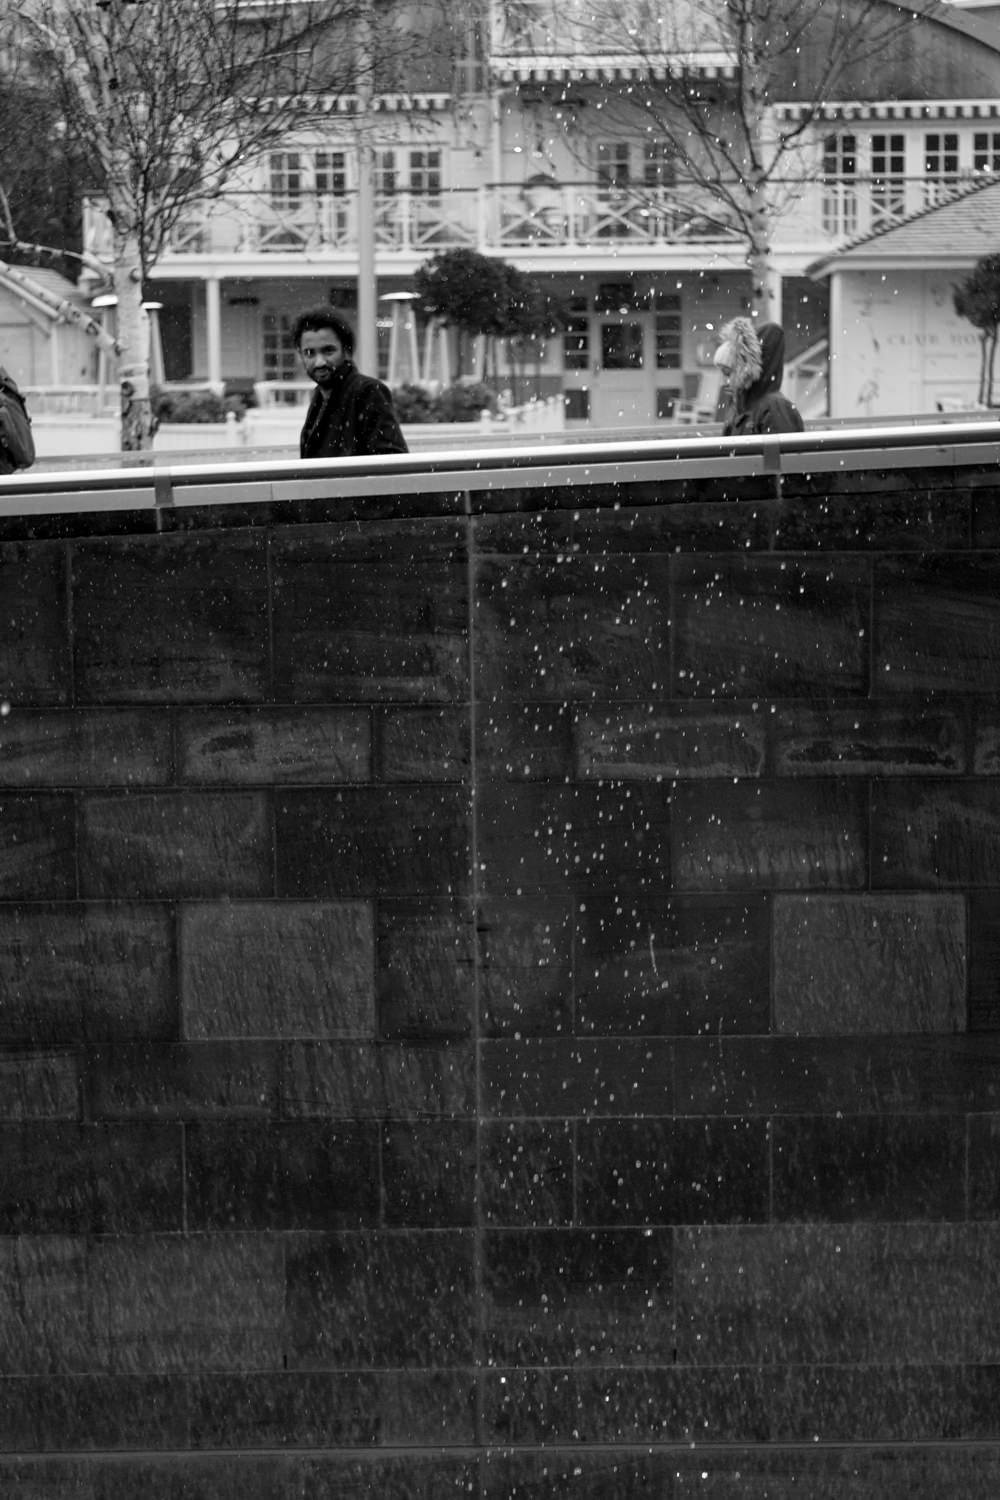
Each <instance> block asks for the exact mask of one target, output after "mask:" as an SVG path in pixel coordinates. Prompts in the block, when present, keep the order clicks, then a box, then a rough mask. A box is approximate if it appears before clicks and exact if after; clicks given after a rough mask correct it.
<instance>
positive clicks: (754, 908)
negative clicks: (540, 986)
mask: <svg viewBox="0 0 1000 1500" xmlns="http://www.w3.org/2000/svg"><path fill="white" fill-rule="evenodd" d="M769 947H770V931H769V923H768V911H767V907H766V904H765V902H764V900H763V899H762V898H755V897H750V898H743V897H728V896H705V897H701V898H693V897H692V898H686V897H678V898H676V899H673V900H665V899H663V898H662V897H659V898H655V899H650V898H639V899H635V898H632V899H629V900H627V901H622V900H613V899H608V898H603V899H602V898H601V897H591V898H590V899H589V900H588V901H587V902H586V905H585V908H584V909H583V910H581V911H580V912H579V914H578V917H577V930H576V1026H577V1030H578V1031H581V1032H590V1033H605V1034H608V1035H616V1034H617V1035H621V1034H622V1033H630V1034H641V1035H644V1036H657V1035H659V1036H669V1035H686V1034H700V1033H702V1032H705V1033H708V1034H711V1035H712V1036H716V1037H717V1036H719V1035H720V1034H723V1033H730V1032H753V1031H763V1030H766V1029H767V1028H768V1026H769V1020H770V997H769V978H768V974H769Z"/></svg>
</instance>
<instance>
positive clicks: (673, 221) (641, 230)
mask: <svg viewBox="0 0 1000 1500" xmlns="http://www.w3.org/2000/svg"><path fill="white" fill-rule="evenodd" d="M982 182H983V178H982V177H981V176H979V177H976V178H973V177H971V176H970V177H964V178H957V177H956V178H953V179H948V180H941V179H929V178H892V179H864V178H859V177H851V178H828V179H826V180H821V179H817V180H816V181H814V182H811V183H808V184H806V185H805V186H804V187H803V188H802V189H801V190H800V191H799V194H798V197H797V201H796V202H795V203H794V206H793V207H792V208H791V210H790V211H789V212H788V213H787V214H785V215H784V216H783V217H782V218H781V219H780V220H779V222H778V226H777V233H776V247H777V248H779V249H780V248H781V246H782V244H790V243H791V244H796V245H799V246H802V245H805V246H815V248H816V251H817V253H820V252H822V251H824V250H827V249H835V248H836V247H837V246H838V245H842V244H844V243H846V242H847V241H849V240H853V239H855V238H858V237H862V236H864V235H866V234H870V233H873V232H875V231H877V230H883V229H888V228H892V227H893V226H894V225H896V224H899V223H902V222H903V221H904V220H905V219H906V218H908V217H910V216H911V215H912V214H914V213H918V212H921V211H922V210H924V209H926V208H928V207H931V206H933V205H935V204H940V203H943V202H945V201H947V200H948V199H949V198H952V197H954V196H956V195H958V194H960V193H962V192H964V191H967V190H968V189H969V188H970V187H973V186H977V185H980V184H981V183H982ZM695 204H696V199H695V195H694V192H693V190H692V189H691V188H690V187H688V186H686V185H678V186H677V187H674V188H658V189H657V188H654V189H646V188H640V187H636V188H631V187H629V186H628V185H627V184H625V185H619V184H616V185H614V186H611V185H608V184H601V183H595V182H593V181H591V182H569V183H560V182H557V181H556V180H555V179H553V178H549V177H545V176H538V177H535V178H531V179H529V180H528V181H526V182H523V183H507V184H499V185H493V186H485V187H479V188H452V189H447V190H443V191H440V192H435V193H411V192H397V193H382V194H377V195H376V198H375V226H374V227H375V245H376V250H377V252H378V254H379V255H380V257H384V258H385V259H386V260H387V261H388V262H390V263H391V261H392V259H393V258H394V257H396V256H399V257H400V258H402V257H404V256H407V255H408V256H410V257H417V258H419V259H426V258H427V257H429V256H430V255H432V254H433V253H434V252H435V251H438V250H449V249H453V248H455V247H471V248H474V249H478V250H480V251H483V252H491V251H492V252H501V253H503V252H513V251H520V252H522V253H527V252H532V253H534V254H537V255H539V256H540V257H542V258H543V259H545V258H551V259H553V260H554V261H555V260H557V259H558V255H559V252H564V251H567V250H571V251H573V252H574V253H576V252H580V251H594V252H596V251H600V250H611V249H613V250H616V251H618V250H621V249H624V248H629V249H642V248H650V249H652V248H664V247H674V248H678V249H683V248H684V247H685V246H689V247H690V246H697V247H701V246H705V245H712V244H716V245H720V244H722V245H729V246H732V244H733V242H734V240H736V241H738V240H739V238H740V234H739V231H738V229H737V228H736V227H735V226H727V225H726V224H724V223H720V221H719V216H718V214H717V213H714V214H713V212H712V206H711V205H707V209H708V211H706V212H705V213H699V211H698V209H697V207H696V206H695ZM85 232H86V237H87V248H88V250H90V251H91V253H93V254H96V255H99V256H103V257H104V258H107V256H108V251H109V249H110V245H109V233H108V231H107V226H106V220H104V216H103V214H102V213H101V212H100V210H99V206H98V205H96V204H95V203H93V202H91V203H90V204H88V206H87V213H86V215H85ZM357 244H358V198H357V195H356V194H355V193H350V192H348V193H337V194H333V193H315V192H303V193H301V194H299V195H297V196H295V197H294V198H293V197H289V196H285V197H284V198H281V199H277V198H270V199H269V198H267V197H264V196H262V195H261V194H259V193H249V192H246V193H233V194H231V195H229V196H228V197H227V198H226V199H224V200H222V201H219V202H212V203H206V204H204V205H201V206H193V207H192V208H191V209H189V210H188V212H187V213H186V214H185V215H184V217H183V219H182V220H181V221H180V223H178V224H177V226H176V227H175V229H174V232H173V234H172V235H171V237H170V241H169V244H168V246H167V249H166V251H165V252H164V255H163V256H162V257H161V264H163V263H164V262H171V263H176V261H177V260H178V259H183V260H188V259H189V258H197V257H202V256H209V255H212V256H216V257H219V256H224V257H231V258H232V259H233V260H234V261H239V259H241V258H242V257H250V256H254V257H258V256H262V257H278V256H293V257H299V256H301V257H302V258H303V259H304V260H306V261H308V260H309V259H310V258H311V257H318V256H334V257H335V256H336V255H337V254H342V255H344V256H345V257H350V256H352V255H353V254H354V253H355V252H356V249H357Z"/></svg>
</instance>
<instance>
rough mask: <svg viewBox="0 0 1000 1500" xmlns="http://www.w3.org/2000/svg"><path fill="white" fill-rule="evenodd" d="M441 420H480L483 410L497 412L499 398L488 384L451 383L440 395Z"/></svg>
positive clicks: (439, 418)
mask: <svg viewBox="0 0 1000 1500" xmlns="http://www.w3.org/2000/svg"><path fill="white" fill-rule="evenodd" d="M438 406H439V409H440V413H441V414H440V416H439V417H438V421H439V422H478V420H479V414H480V412H482V411H490V412H495V411H496V409H497V398H496V396H495V395H494V393H493V392H492V391H491V390H490V388H489V386H488V385H482V384H480V383H478V382H477V383H472V384H469V385H449V386H447V387H446V389H445V390H443V391H442V392H441V394H440V396H439V397H438Z"/></svg>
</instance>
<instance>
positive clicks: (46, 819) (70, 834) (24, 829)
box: [0, 792, 76, 901]
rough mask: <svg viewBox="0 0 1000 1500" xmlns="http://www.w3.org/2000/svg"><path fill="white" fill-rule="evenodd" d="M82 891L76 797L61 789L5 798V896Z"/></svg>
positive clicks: (0, 894)
mask: <svg viewBox="0 0 1000 1500" xmlns="http://www.w3.org/2000/svg"><path fill="white" fill-rule="evenodd" d="M75 895H76V829H75V827H74V809H73V799H72V797H71V796H68V795H66V794H64V793H59V792H38V793H30V792H5V793H4V794H3V795H2V796H0V900H4V901H18V900H21V901H59V900H64V899H67V898H69V897H72V896H75Z"/></svg>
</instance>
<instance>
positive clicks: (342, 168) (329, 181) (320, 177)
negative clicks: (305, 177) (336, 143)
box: [314, 151, 347, 197]
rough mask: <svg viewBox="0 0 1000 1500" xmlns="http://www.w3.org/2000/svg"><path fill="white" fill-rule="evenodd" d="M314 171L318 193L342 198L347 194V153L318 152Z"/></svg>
mask: <svg viewBox="0 0 1000 1500" xmlns="http://www.w3.org/2000/svg"><path fill="white" fill-rule="evenodd" d="M314 171H315V182H316V191H317V193H330V194H334V195H336V196H337V197H340V196H342V195H343V194H344V193H346V192H347V152H346V151H317V152H316V156H315V158H314Z"/></svg>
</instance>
